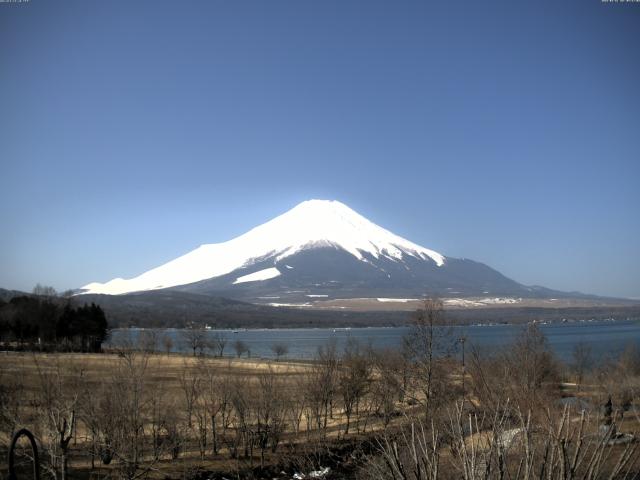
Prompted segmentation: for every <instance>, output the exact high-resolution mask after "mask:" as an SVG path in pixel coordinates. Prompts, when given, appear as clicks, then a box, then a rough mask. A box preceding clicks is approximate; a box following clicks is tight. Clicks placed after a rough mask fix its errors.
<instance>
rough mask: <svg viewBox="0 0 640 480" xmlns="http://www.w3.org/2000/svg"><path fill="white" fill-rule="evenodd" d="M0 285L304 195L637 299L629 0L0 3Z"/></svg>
mask: <svg viewBox="0 0 640 480" xmlns="http://www.w3.org/2000/svg"><path fill="white" fill-rule="evenodd" d="M0 45H1V46H2V47H1V48H0V167H1V168H0V221H1V225H2V227H1V229H0V232H1V234H0V286H1V287H5V288H16V289H26V290H30V289H31V288H32V287H33V285H34V284H35V283H36V282H40V283H44V284H50V285H53V286H54V287H56V288H57V289H66V288H70V287H78V286H80V285H83V284H85V283H87V282H90V281H106V280H109V279H111V278H113V277H116V276H122V277H131V276H134V275H137V274H139V273H141V272H143V271H145V270H147V269H149V268H151V267H154V266H157V265H159V264H161V263H163V262H165V261H167V260H170V259H172V258H174V257H176V256H178V255H181V254H183V253H186V252H187V251H189V250H191V249H192V248H194V247H196V246H198V245H200V244H202V243H214V242H219V241H224V240H228V239H230V238H232V237H234V236H236V235H238V234H241V233H243V232H244V231H246V230H248V229H249V228H251V227H253V226H255V225H256V224H258V223H261V222H264V221H266V220H269V219H270V218H272V217H273V216H275V215H277V214H280V213H282V212H284V211H286V210H287V209H289V208H291V207H293V206H294V205H295V204H297V203H298V202H300V201H302V200H306V199H309V198H330V199H338V200H341V201H343V202H344V203H346V204H348V205H349V206H351V207H352V208H354V209H355V210H357V211H359V212H360V213H362V214H363V215H365V216H367V217H368V218H370V219H371V220H373V221H375V222H376V223H379V224H380V225H382V226H384V227H386V228H389V229H390V230H392V231H394V232H395V233H397V234H400V235H402V236H405V237H407V238H409V239H410V240H412V241H414V242H416V243H420V244H422V245H424V246H426V247H429V248H433V249H435V250H438V251H440V252H442V253H444V254H445V255H450V256H457V257H466V258H472V259H474V260H478V261H482V262H485V263H487V264H489V265H491V266H493V267H494V268H496V269H498V270H500V271H502V272H503V273H505V274H506V275H508V276H510V277H512V278H514V279H515V280H518V281H520V282H523V283H526V284H539V285H545V286H548V287H552V288H558V289H563V290H581V291H584V292H588V293H596V294H603V295H616V296H629V297H640V212H639V210H640V208H639V207H640V54H639V51H638V47H639V45H640V4H637V3H636V4H607V3H601V2H600V0H575V1H557V0H553V1H529V2H514V1H501V2H493V1H484V2H477V1H468V2H464V1H462V2H461V1H452V2H449V1H444V2H443V1H438V2H428V1H416V2H402V1H374V0H366V1H344V0H336V1H325V0H323V1H304V0H296V1H256V2H247V1H236V0H233V1H186V2H179V1H157V0H154V1H143V0H127V1H86V0H82V1H55V2H54V1H49V0H46V1H45V0H30V1H29V2H28V3H21V4H9V3H0Z"/></svg>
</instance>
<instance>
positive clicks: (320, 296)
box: [307, 295, 329, 298]
mask: <svg viewBox="0 0 640 480" xmlns="http://www.w3.org/2000/svg"><path fill="white" fill-rule="evenodd" d="M328 296H329V295H307V297H309V298H327V297H328Z"/></svg>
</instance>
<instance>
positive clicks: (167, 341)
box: [162, 334, 173, 355]
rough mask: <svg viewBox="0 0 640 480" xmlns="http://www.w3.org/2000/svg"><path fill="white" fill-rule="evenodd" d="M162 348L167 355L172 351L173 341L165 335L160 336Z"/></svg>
mask: <svg viewBox="0 0 640 480" xmlns="http://www.w3.org/2000/svg"><path fill="white" fill-rule="evenodd" d="M162 346H163V347H164V351H165V352H166V353H167V355H169V354H170V353H171V350H172V349H173V339H172V338H171V337H170V336H169V335H167V334H165V335H163V336H162Z"/></svg>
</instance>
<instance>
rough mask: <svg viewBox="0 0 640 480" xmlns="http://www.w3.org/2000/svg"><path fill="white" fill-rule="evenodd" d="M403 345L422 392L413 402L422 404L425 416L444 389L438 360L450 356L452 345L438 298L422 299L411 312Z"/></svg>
mask: <svg viewBox="0 0 640 480" xmlns="http://www.w3.org/2000/svg"><path fill="white" fill-rule="evenodd" d="M404 343H405V348H406V350H407V351H408V352H409V353H410V358H411V360H412V361H413V363H414V374H415V375H414V380H415V382H416V386H417V387H418V388H419V390H420V391H421V393H422V395H421V396H420V398H416V399H415V400H417V401H420V402H422V403H423V404H424V407H425V414H426V415H427V416H429V415H430V414H431V413H432V411H433V409H434V408H435V407H436V406H437V404H438V403H439V400H440V399H441V395H442V394H443V393H444V392H446V391H447V390H448V385H447V379H448V377H447V372H446V371H445V369H444V368H443V367H442V365H441V363H440V362H439V361H438V357H439V356H444V355H447V354H450V353H452V352H453V351H454V350H455V346H456V341H455V339H454V337H453V332H452V330H451V326H450V325H449V323H448V321H447V319H446V318H445V315H444V310H443V306H442V302H441V301H440V300H439V299H433V298H428V299H426V300H425V301H424V303H423V306H422V308H420V309H419V310H417V311H416V312H415V314H414V315H413V318H412V322H411V326H410V333H409V334H408V335H407V336H406V337H405V339H404Z"/></svg>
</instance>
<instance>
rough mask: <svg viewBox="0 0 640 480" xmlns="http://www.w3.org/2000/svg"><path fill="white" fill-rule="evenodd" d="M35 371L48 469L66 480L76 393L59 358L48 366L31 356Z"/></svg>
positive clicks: (38, 408)
mask: <svg viewBox="0 0 640 480" xmlns="http://www.w3.org/2000/svg"><path fill="white" fill-rule="evenodd" d="M33 358H34V362H35V366H36V369H37V372H38V380H39V385H38V386H39V395H38V397H37V398H38V404H37V409H36V411H37V412H38V414H39V417H40V429H41V438H42V439H43V440H44V442H45V443H46V446H47V451H48V452H49V459H50V462H49V467H48V470H49V472H50V473H51V474H52V475H53V476H54V478H58V476H59V478H60V479H61V480H65V479H66V478H67V472H68V455H69V448H70V446H69V442H70V441H71V439H72V438H73V434H74V431H75V430H74V429H75V422H76V412H77V409H78V392H77V391H76V389H74V388H72V387H71V385H70V384H69V377H70V373H71V372H69V371H67V367H66V366H65V365H63V364H62V362H61V361H60V359H59V358H56V359H55V362H54V364H53V365H52V366H51V367H50V368H47V367H44V366H43V365H41V364H40V363H39V362H38V360H37V357H35V356H34V357H33Z"/></svg>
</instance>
